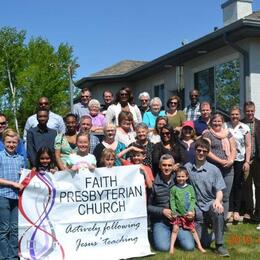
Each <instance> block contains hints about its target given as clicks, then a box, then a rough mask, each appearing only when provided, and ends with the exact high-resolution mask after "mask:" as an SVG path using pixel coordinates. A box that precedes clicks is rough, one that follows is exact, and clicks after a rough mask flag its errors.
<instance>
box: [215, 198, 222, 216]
mask: <svg viewBox="0 0 260 260" xmlns="http://www.w3.org/2000/svg"><path fill="white" fill-rule="evenodd" d="M212 206H213V209H214V210H215V211H216V212H217V213H219V214H221V213H223V212H224V208H223V206H222V204H221V202H220V201H218V200H214V202H213V204H212Z"/></svg>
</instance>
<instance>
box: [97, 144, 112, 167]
mask: <svg viewBox="0 0 260 260" xmlns="http://www.w3.org/2000/svg"><path fill="white" fill-rule="evenodd" d="M115 161H116V153H115V151H114V150H113V149H111V148H105V149H104V150H103V151H102V153H101V159H100V166H101V167H108V168H111V167H113V166H114V165H115Z"/></svg>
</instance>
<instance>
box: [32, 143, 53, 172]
mask: <svg viewBox="0 0 260 260" xmlns="http://www.w3.org/2000/svg"><path fill="white" fill-rule="evenodd" d="M33 170H36V171H39V172H51V173H55V172H56V171H58V168H57V167H56V165H55V160H54V155H53V153H52V150H51V149H50V148H49V147H46V146H43V147H41V148H40V149H39V150H38V152H37V154H36V167H34V168H33Z"/></svg>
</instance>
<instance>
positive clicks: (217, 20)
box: [0, 0, 260, 79]
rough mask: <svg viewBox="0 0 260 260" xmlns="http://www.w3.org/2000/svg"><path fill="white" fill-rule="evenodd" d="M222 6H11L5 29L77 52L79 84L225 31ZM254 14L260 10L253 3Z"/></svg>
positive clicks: (100, 0)
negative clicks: (108, 70) (121, 63)
mask: <svg viewBox="0 0 260 260" xmlns="http://www.w3.org/2000/svg"><path fill="white" fill-rule="evenodd" d="M221 3H223V0H74V1H69V0H42V1H37V0H6V1H2V2H1V8H0V27H2V26H11V27H16V28H17V29H18V30H21V29H24V30H26V31H27V36H28V38H30V37H37V36H41V37H43V38H46V39H48V41H49V42H50V43H51V44H52V45H54V46H58V45H59V44H60V43H61V42H67V43H69V44H70V45H72V46H73V48H74V56H75V57H77V58H78V63H79V64H80V68H78V70H77V74H76V77H75V79H80V78H82V77H84V76H88V75H89V74H91V73H94V72H97V71H99V70H102V69H104V68H105V67H108V66H110V65H112V64H115V63H117V62H119V61H121V60H124V59H131V60H144V61H150V60H153V59H155V58H157V57H159V56H161V55H163V54H166V53H167V52H169V51H172V50H174V49H176V48H178V47H180V46H181V42H182V41H183V40H185V41H188V42H191V41H193V40H195V39H197V38H200V37H201V36H203V35H205V34H208V33H210V32H212V31H213V29H214V27H215V26H217V27H222V26H223V22H222V9H221ZM253 10H260V0H254V3H253Z"/></svg>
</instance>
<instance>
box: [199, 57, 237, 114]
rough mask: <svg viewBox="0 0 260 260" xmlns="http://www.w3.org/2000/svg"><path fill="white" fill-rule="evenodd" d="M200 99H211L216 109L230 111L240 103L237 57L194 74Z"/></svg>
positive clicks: (224, 111)
mask: <svg viewBox="0 0 260 260" xmlns="http://www.w3.org/2000/svg"><path fill="white" fill-rule="evenodd" d="M194 83H195V88H196V89H198V90H199V91H200V101H209V102H210V103H211V104H212V107H213V108H215V110H219V111H221V112H223V113H224V114H225V113H228V112H229V110H230V108H231V107H232V106H234V105H239V90H240V65H239V60H238V59H235V60H232V61H229V62H226V63H222V64H219V65H217V66H215V67H212V68H209V69H206V70H203V71H200V72H197V73H195V74H194Z"/></svg>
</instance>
